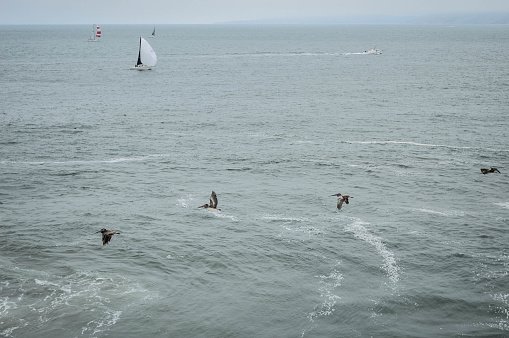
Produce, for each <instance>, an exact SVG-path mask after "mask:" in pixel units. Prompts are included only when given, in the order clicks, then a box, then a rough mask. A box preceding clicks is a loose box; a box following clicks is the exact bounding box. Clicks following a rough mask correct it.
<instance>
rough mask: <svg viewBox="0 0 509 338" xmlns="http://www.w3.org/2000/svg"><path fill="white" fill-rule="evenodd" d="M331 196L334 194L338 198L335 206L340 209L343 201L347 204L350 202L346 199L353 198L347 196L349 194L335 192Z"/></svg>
mask: <svg viewBox="0 0 509 338" xmlns="http://www.w3.org/2000/svg"><path fill="white" fill-rule="evenodd" d="M331 196H336V197H337V198H338V203H337V205H336V207H337V208H338V210H341V207H342V206H343V202H344V203H346V204H348V203H350V202H349V201H348V199H349V198H353V197H352V196H349V195H341V193H339V192H338V193H337V194H334V195H331Z"/></svg>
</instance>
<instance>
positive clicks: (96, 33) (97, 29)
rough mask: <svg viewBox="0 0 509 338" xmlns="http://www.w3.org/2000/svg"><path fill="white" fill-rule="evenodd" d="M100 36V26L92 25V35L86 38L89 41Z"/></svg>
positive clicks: (95, 39) (96, 39)
mask: <svg viewBox="0 0 509 338" xmlns="http://www.w3.org/2000/svg"><path fill="white" fill-rule="evenodd" d="M101 36H102V31H101V27H100V26H99V25H92V36H91V37H90V38H88V41H90V42H96V41H99V39H100V38H101Z"/></svg>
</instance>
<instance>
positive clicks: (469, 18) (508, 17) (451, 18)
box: [223, 12, 509, 25]
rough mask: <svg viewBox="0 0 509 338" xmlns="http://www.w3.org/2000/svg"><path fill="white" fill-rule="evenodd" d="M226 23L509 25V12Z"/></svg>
mask: <svg viewBox="0 0 509 338" xmlns="http://www.w3.org/2000/svg"><path fill="white" fill-rule="evenodd" d="M223 23H226V24H409V25H508V24H509V12H508V13H462V14H458V13H455V14H433V15H422V16H348V17H347V16H345V17H307V18H305V17H301V18H273V19H260V20H246V21H229V22H223Z"/></svg>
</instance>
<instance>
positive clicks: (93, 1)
mask: <svg viewBox="0 0 509 338" xmlns="http://www.w3.org/2000/svg"><path fill="white" fill-rule="evenodd" d="M486 12H489V13H500V12H505V13H508V12H509V0H144V1H141V0H102V1H99V0H0V24H84V23H86V24H88V23H94V22H95V23H102V24H105V23H110V24H117V23H119V24H120V23H125V24H163V23H167V24H182V23H218V22H228V21H244V20H266V19H268V20H271V19H272V20H273V19H281V20H288V19H295V18H320V17H328V18H330V17H349V16H420V15H429V14H450V13H486Z"/></svg>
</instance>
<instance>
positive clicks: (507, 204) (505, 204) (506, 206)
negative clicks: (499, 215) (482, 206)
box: [495, 202, 509, 209]
mask: <svg viewBox="0 0 509 338" xmlns="http://www.w3.org/2000/svg"><path fill="white" fill-rule="evenodd" d="M495 205H498V206H499V207H502V208H504V209H509V202H498V203H495Z"/></svg>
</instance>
